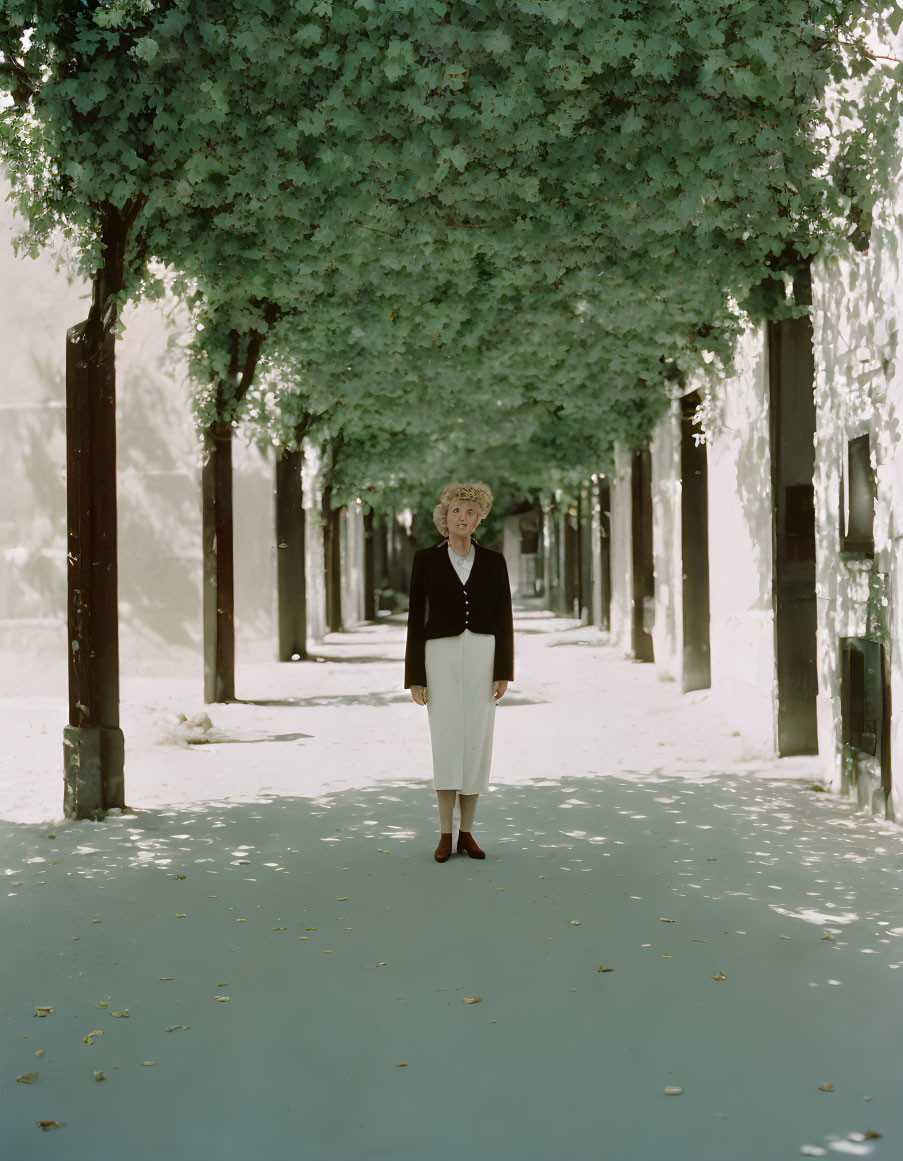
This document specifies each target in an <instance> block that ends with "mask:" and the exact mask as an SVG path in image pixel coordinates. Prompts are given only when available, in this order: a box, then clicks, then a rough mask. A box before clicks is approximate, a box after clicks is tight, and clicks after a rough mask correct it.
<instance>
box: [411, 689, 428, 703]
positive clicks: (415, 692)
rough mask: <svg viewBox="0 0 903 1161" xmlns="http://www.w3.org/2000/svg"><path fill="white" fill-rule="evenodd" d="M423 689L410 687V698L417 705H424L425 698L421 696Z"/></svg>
mask: <svg viewBox="0 0 903 1161" xmlns="http://www.w3.org/2000/svg"><path fill="white" fill-rule="evenodd" d="M425 689H426V686H425V685H412V686H411V697H412V698H413V699H414V701H416V702H417V704H418V705H426V698H425V697H424V696H423V693H424V690H425Z"/></svg>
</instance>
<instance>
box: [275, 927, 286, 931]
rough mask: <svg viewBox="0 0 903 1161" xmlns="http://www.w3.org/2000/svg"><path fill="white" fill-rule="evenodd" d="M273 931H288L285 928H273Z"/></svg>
mask: <svg viewBox="0 0 903 1161" xmlns="http://www.w3.org/2000/svg"><path fill="white" fill-rule="evenodd" d="M273 930H274V931H288V928H287V927H274V928H273Z"/></svg>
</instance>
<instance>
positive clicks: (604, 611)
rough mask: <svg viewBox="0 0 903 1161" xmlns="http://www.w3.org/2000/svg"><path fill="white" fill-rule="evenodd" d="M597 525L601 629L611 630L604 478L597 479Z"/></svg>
mask: <svg viewBox="0 0 903 1161" xmlns="http://www.w3.org/2000/svg"><path fill="white" fill-rule="evenodd" d="M599 523H600V526H601V527H600V531H601V536H600V556H601V560H600V562H599V577H600V587H601V594H600V602H599V603H600V606H601V620H600V621H599V627H600V628H601V629H606V630H608V629H611V485H610V484H609V482H608V480H607V479H605V477H604V476H601V477H600V478H599Z"/></svg>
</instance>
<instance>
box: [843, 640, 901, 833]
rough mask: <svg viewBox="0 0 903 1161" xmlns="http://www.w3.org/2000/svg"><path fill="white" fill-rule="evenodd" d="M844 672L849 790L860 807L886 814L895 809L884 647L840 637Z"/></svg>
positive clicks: (888, 675) (888, 685)
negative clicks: (893, 803)
mask: <svg viewBox="0 0 903 1161" xmlns="http://www.w3.org/2000/svg"><path fill="white" fill-rule="evenodd" d="M840 673H841V678H840V716H841V723H842V727H843V772H844V783H845V787H844V788H845V789H850V788H853V789H855V791H856V795H857V798H858V800H859V803H860V805H862V806H866V807H870V808H871V809H872V810H875V809H876V808H878V810H879V813H882V814H884V813H887V812H889V811H890V810H891V799H890V792H891V766H890V716H891V715H890V674H889V671H888V662H887V654H886V652H885V649H884V646H883V645H882V644H881V643H880V642H878V641H871V640H869V639H868V638H866V637H841V639H840ZM891 817H892V815H891Z"/></svg>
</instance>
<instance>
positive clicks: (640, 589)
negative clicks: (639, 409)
mask: <svg viewBox="0 0 903 1161" xmlns="http://www.w3.org/2000/svg"><path fill="white" fill-rule="evenodd" d="M631 496H632V504H631V522H630V524H631V526H630V532H631V542H632V549H633V622H632V633H631V649H632V652H633V655H634V657H635V658H636V659H637V661H654V660H655V658H654V655H653V651H652V621H653V617H654V615H655V566H654V560H653V555H652V459H651V457H650V455H649V449H648V448H647V449H646V450H645V451H640V452H635V453H634V456H633V461H632V465H631Z"/></svg>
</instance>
